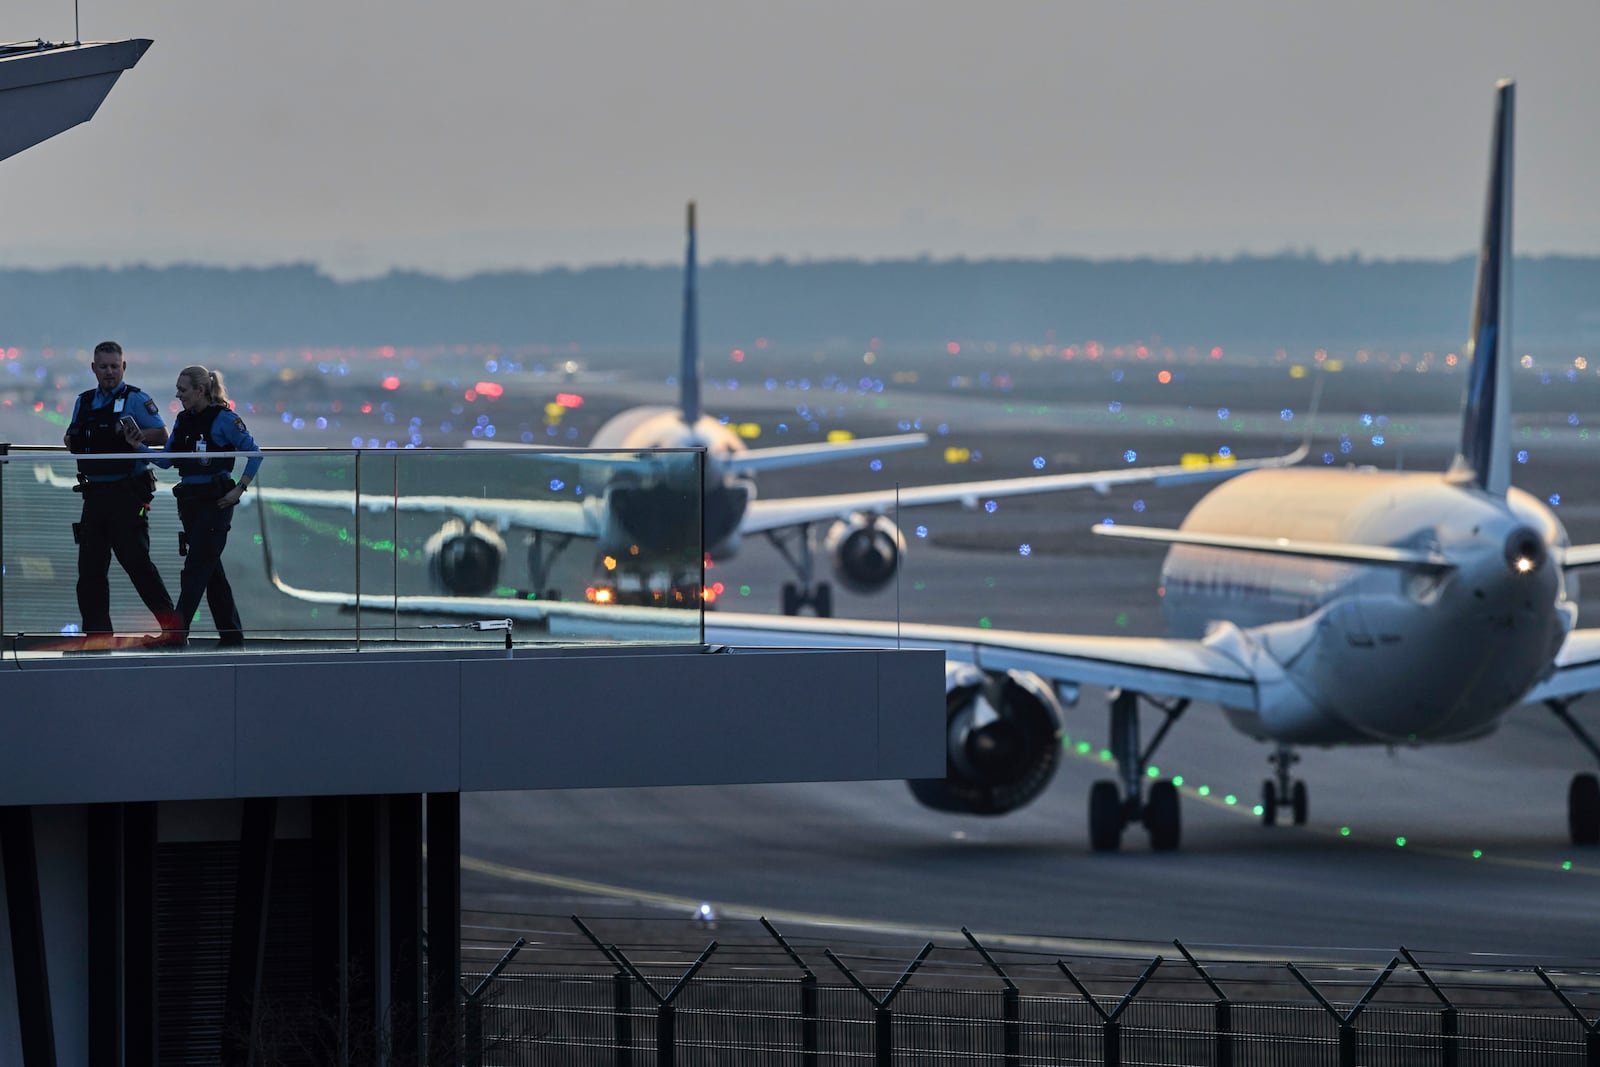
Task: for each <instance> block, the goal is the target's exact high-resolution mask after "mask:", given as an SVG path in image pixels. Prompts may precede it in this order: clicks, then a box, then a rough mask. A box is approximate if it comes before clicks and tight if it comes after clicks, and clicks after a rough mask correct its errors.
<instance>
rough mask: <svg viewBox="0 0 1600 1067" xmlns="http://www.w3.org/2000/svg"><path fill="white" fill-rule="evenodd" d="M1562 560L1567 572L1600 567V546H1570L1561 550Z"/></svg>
mask: <svg viewBox="0 0 1600 1067" xmlns="http://www.w3.org/2000/svg"><path fill="white" fill-rule="evenodd" d="M1560 559H1561V566H1563V567H1565V568H1566V569H1567V570H1576V569H1577V568H1579V567H1600V545H1568V546H1567V547H1566V548H1564V549H1562V550H1561V554H1560Z"/></svg>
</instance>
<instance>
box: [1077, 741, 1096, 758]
mask: <svg viewBox="0 0 1600 1067" xmlns="http://www.w3.org/2000/svg"><path fill="white" fill-rule="evenodd" d="M1077 747H1078V754H1079V755H1083V756H1087V755H1088V754H1089V750H1090V749H1092V748H1093V747H1094V746H1093V745H1091V744H1089V742H1087V741H1079V742H1078V746H1077Z"/></svg>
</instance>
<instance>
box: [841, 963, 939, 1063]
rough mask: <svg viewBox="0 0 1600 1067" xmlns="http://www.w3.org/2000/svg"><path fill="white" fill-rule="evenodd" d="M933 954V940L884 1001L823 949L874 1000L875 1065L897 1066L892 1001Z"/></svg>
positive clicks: (862, 991) (854, 983)
mask: <svg viewBox="0 0 1600 1067" xmlns="http://www.w3.org/2000/svg"><path fill="white" fill-rule="evenodd" d="M932 951H933V942H932V941H929V942H928V943H927V944H925V945H923V946H922V951H921V952H919V953H917V958H916V959H914V960H912V961H911V965H910V966H909V967H907V968H906V969H905V973H904V974H902V975H901V976H900V977H899V979H898V980H896V982H895V983H894V985H893V986H891V987H890V988H889V992H887V993H885V994H884V995H883V997H882V999H879V998H878V997H877V996H876V995H874V994H873V992H872V990H870V989H868V988H867V987H866V986H865V985H864V984H863V983H862V981H861V979H859V978H857V977H856V976H855V972H854V971H852V970H850V968H848V967H846V966H845V965H844V961H843V960H841V959H840V958H839V957H838V956H835V955H834V954H833V950H832V949H826V948H825V949H823V950H822V954H823V955H824V956H827V957H828V959H830V960H832V961H833V965H834V966H835V967H837V968H839V972H840V973H841V974H843V975H844V976H845V977H846V978H848V979H849V980H850V984H851V985H853V986H855V987H856V988H857V989H859V990H861V993H862V995H863V996H865V997H866V998H867V999H868V1000H870V1001H872V1007H873V1013H872V1018H873V1025H874V1033H875V1039H874V1047H875V1048H876V1049H877V1056H876V1057H875V1061H874V1062H876V1063H877V1065H878V1067H894V1012H893V1011H891V1010H890V1009H889V1002H890V1001H892V1000H893V999H894V998H895V996H896V995H897V994H898V993H899V992H900V990H902V989H904V988H905V987H906V983H907V982H909V981H911V976H912V975H913V974H916V973H917V968H918V967H921V966H922V961H923V960H925V959H927V958H928V953H930V952H932Z"/></svg>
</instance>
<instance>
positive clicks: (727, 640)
mask: <svg viewBox="0 0 1600 1067" xmlns="http://www.w3.org/2000/svg"><path fill="white" fill-rule="evenodd" d="M705 640H706V643H707V644H723V645H754V646H762V647H778V648H794V647H805V648H811V647H820V648H841V647H845V648H942V649H944V650H945V654H946V656H948V657H949V658H951V659H953V660H959V661H961V662H964V663H972V664H974V665H976V666H978V667H981V668H983V669H986V670H1023V671H1032V672H1033V673H1035V674H1038V675H1040V676H1041V677H1044V678H1049V679H1052V680H1053V681H1057V682H1063V683H1068V684H1073V685H1104V686H1117V687H1121V688H1124V689H1134V690H1137V691H1139V692H1141V693H1151V694H1155V695H1161V696H1168V697H1187V698H1189V699H1191V700H1203V701H1207V702H1210V703H1214V704H1226V705H1228V706H1229V707H1238V708H1254V707H1255V706H1256V691H1257V680H1256V676H1255V672H1254V671H1253V670H1252V669H1251V668H1250V667H1249V666H1248V664H1246V663H1245V662H1242V661H1241V658H1240V656H1239V655H1238V653H1237V651H1236V649H1235V648H1233V647H1230V644H1229V642H1227V641H1219V642H1212V641H1191V640H1183V639H1179V638H1161V637H1100V636H1094V635H1086V634H1036V633H1028V632H1025V631H1020V630H985V629H980V628H977V627H967V626H936V625H932V624H921V623H906V624H897V623H893V622H863V621H858V620H850V619H813V618H800V617H791V616H782V615H746V614H738V613H735V612H725V611H708V612H706V615H705Z"/></svg>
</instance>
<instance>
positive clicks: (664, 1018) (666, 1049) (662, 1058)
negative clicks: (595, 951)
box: [607, 941, 717, 1067]
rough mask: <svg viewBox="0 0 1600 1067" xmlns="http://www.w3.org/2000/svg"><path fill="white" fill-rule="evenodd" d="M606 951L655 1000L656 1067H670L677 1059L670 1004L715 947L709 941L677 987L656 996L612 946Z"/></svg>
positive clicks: (644, 980) (652, 986) (674, 1023)
mask: <svg viewBox="0 0 1600 1067" xmlns="http://www.w3.org/2000/svg"><path fill="white" fill-rule="evenodd" d="M607 948H608V949H609V950H610V953H611V955H612V956H613V957H614V958H615V959H616V961H617V962H618V963H620V964H622V966H624V967H626V968H627V969H628V973H629V974H631V975H633V977H634V978H635V979H636V980H637V981H638V982H639V984H640V985H642V986H644V988H645V992H647V993H649V994H650V995H651V996H653V997H655V998H656V1067H672V1064H673V1061H674V1057H675V1056H676V1055H677V1032H676V1031H677V1027H676V1014H677V1012H676V1009H675V1008H673V1006H672V1002H673V1000H675V999H676V998H677V996H678V994H679V993H682V992H683V991H684V989H685V988H686V987H687V986H688V985H689V979H691V978H693V977H694V976H695V972H696V971H698V970H699V969H700V968H701V967H703V966H705V962H706V960H708V959H710V958H711V954H712V953H713V952H715V951H717V943H716V942H715V941H713V942H711V944H709V945H707V946H706V950H705V951H704V952H702V953H700V958H699V959H697V960H695V961H694V962H693V963H692V964H690V965H689V969H688V970H687V971H685V972H683V977H682V978H679V979H678V981H677V984H676V985H674V986H673V987H672V988H671V989H669V990H667V992H666V993H665V994H661V993H657V992H656V987H655V986H654V985H652V984H651V983H650V979H648V978H646V977H645V976H644V975H642V974H640V973H639V969H638V968H637V967H635V966H634V965H633V962H632V961H631V960H629V959H628V957H626V956H624V955H623V954H622V952H621V950H620V949H618V948H617V946H616V945H609V946H607Z"/></svg>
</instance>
